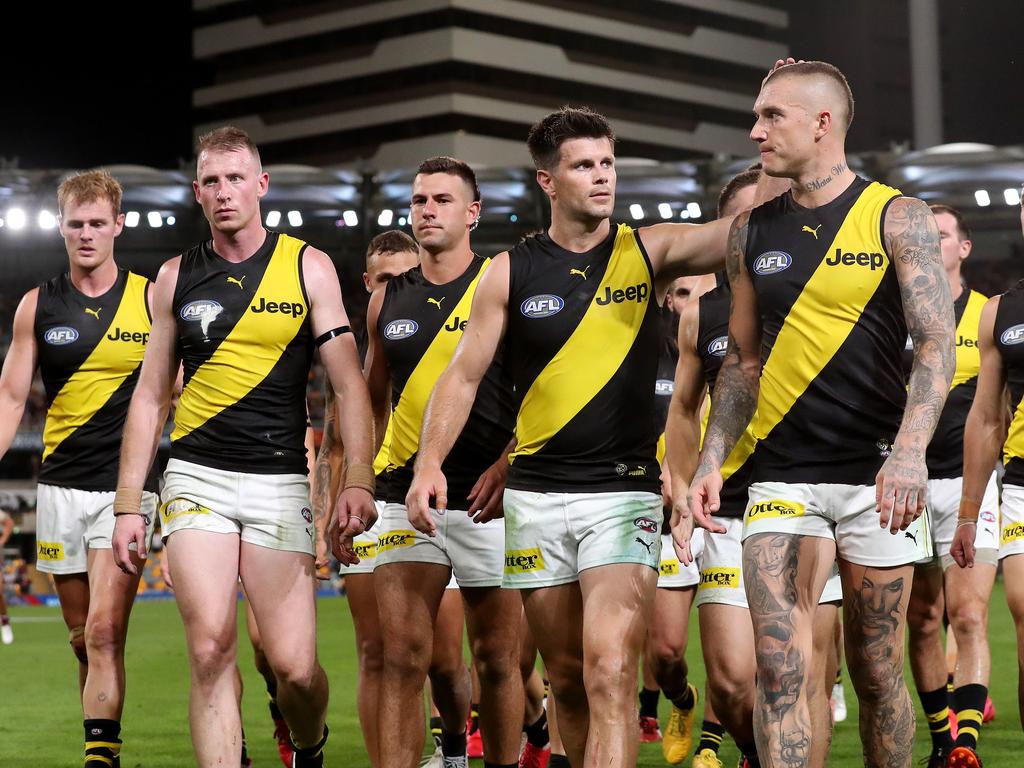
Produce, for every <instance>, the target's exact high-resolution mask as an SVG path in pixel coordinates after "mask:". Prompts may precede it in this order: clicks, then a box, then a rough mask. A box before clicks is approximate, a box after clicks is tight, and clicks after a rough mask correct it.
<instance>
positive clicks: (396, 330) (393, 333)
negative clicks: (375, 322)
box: [384, 320, 420, 341]
mask: <svg viewBox="0 0 1024 768" xmlns="http://www.w3.org/2000/svg"><path fill="white" fill-rule="evenodd" d="M419 329H420V324H419V323H417V322H416V321H415V320H392V321H391V322H390V323H388V324H387V325H386V326H384V338H385V339H391V341H398V340H399V339H408V338H409V337H410V336H412V335H413V334H414V333H416V331H418V330H419Z"/></svg>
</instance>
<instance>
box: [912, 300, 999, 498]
mask: <svg viewBox="0 0 1024 768" xmlns="http://www.w3.org/2000/svg"><path fill="white" fill-rule="evenodd" d="M986 301H988V297H987V296H983V295H982V294H980V293H978V292H977V291H972V290H965V291H961V293H960V295H959V296H958V297H957V299H956V301H954V302H953V311H954V313H955V317H956V372H955V373H954V374H953V381H952V383H951V384H950V387H949V396H948V397H947V398H946V404H945V405H944V406H943V408H942V414H941V415H940V416H939V423H938V424H937V425H936V427H935V434H934V435H933V436H932V441H931V442H930V443H929V444H928V453H927V456H926V460H927V462H928V477H929V479H931V480H939V479H943V478H955V477H963V474H964V425H965V424H966V423H967V413H968V412H969V411H970V410H971V403H973V402H974V393H975V392H977V390H978V371H979V370H980V369H981V350H980V348H979V347H978V325H979V324H980V323H981V310H982V308H983V307H984V306H985V302H986ZM913 364H914V347H913V344H912V342H911V340H910V338H909V337H908V338H907V344H906V348H905V349H904V352H903V370H904V373H906V375H908V376H909V375H910V369H911V367H912V366H913Z"/></svg>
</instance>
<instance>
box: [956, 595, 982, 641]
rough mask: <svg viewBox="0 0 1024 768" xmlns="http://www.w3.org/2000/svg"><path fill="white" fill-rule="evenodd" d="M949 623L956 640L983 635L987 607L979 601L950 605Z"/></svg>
mask: <svg viewBox="0 0 1024 768" xmlns="http://www.w3.org/2000/svg"><path fill="white" fill-rule="evenodd" d="M949 623H950V624H951V625H952V627H953V631H954V632H955V633H956V635H957V640H960V639H961V638H963V637H978V636H980V635H984V634H985V632H986V629H987V627H988V606H987V605H986V604H985V603H981V602H979V601H967V600H963V601H958V602H956V603H954V604H951V605H950V606H949Z"/></svg>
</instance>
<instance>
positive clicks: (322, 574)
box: [313, 529, 365, 581]
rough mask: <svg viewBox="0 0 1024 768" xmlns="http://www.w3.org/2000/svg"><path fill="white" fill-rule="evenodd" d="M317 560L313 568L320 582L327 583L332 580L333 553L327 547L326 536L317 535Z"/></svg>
mask: <svg viewBox="0 0 1024 768" xmlns="http://www.w3.org/2000/svg"><path fill="white" fill-rule="evenodd" d="M364 530H365V529H364ZM315 558H316V559H315V561H314V563H313V567H314V569H315V573H316V577H317V578H318V579H320V581H327V579H329V578H331V568H330V566H331V553H330V549H329V548H328V546H327V538H326V536H320V535H317V537H316V555H315Z"/></svg>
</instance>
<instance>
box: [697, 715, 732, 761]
mask: <svg viewBox="0 0 1024 768" xmlns="http://www.w3.org/2000/svg"><path fill="white" fill-rule="evenodd" d="M724 738H725V727H724V726H723V725H722V724H721V723H711V722H708V721H707V720H705V721H704V722H703V723H701V725H700V743H699V744H697V751H696V752H694V753H693V754H695V755H699V754H700V753H701V752H703V751H704V750H705V749H710V750H711V751H712V752H714V753H715V754H716V755H717V754H718V748H719V747H721V746H722V739H724Z"/></svg>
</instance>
